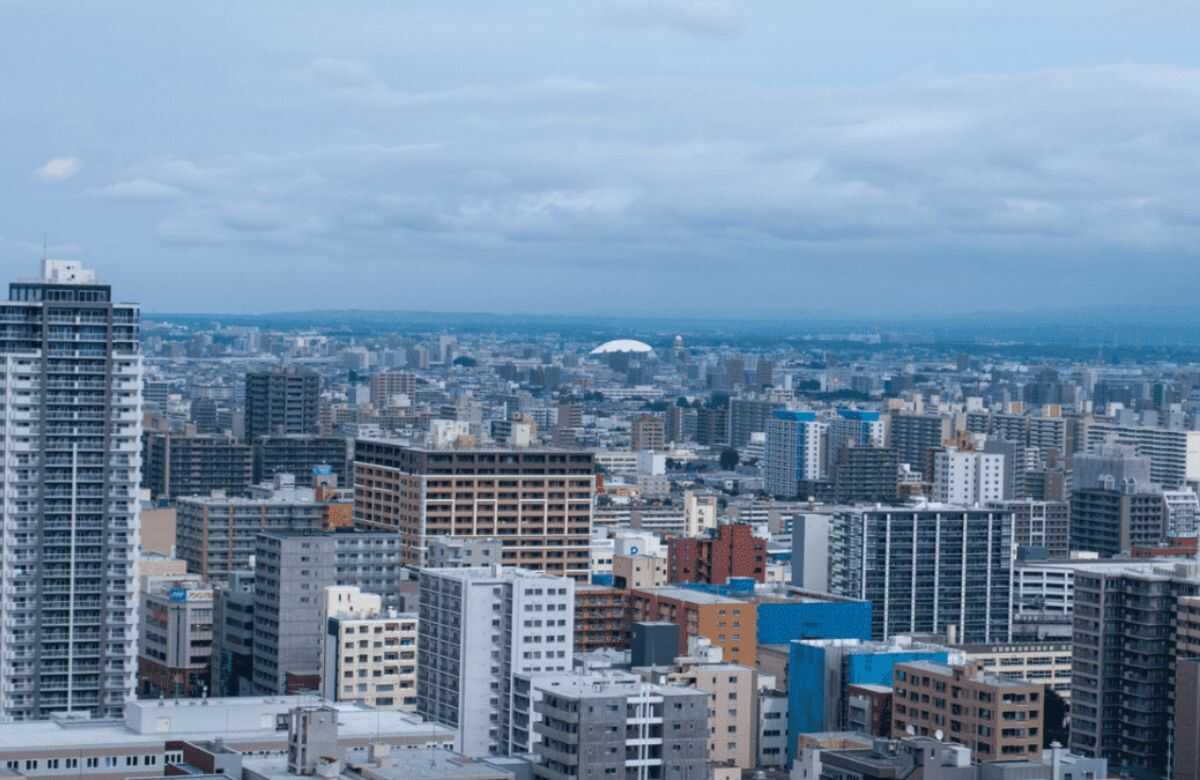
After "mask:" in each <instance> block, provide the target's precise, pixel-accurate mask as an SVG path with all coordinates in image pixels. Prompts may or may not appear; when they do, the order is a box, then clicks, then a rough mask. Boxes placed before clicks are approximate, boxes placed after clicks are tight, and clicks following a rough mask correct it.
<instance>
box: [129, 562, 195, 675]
mask: <svg viewBox="0 0 1200 780" xmlns="http://www.w3.org/2000/svg"><path fill="white" fill-rule="evenodd" d="M212 653H213V591H212V588H211V587H210V586H209V585H208V584H207V583H205V582H204V581H203V579H202V578H200V577H198V576H196V575H191V576H188V575H184V576H182V577H170V576H168V577H153V576H151V577H145V578H143V588H142V620H141V641H140V642H139V643H138V693H139V694H140V695H142V696H147V697H154V696H174V697H192V696H203V695H205V694H206V693H207V692H208V685H209V666H210V663H211V660H212Z"/></svg>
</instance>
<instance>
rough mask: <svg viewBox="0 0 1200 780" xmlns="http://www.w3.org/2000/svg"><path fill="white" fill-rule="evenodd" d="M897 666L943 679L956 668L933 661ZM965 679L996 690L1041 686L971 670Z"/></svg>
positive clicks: (949, 675)
mask: <svg viewBox="0 0 1200 780" xmlns="http://www.w3.org/2000/svg"><path fill="white" fill-rule="evenodd" d="M897 666H906V667H908V668H910V669H917V670H920V671H923V672H929V673H930V674H939V675H942V676H944V677H951V676H953V675H954V670H955V668H956V667H953V666H947V665H946V664H939V663H934V662H933V661H905V662H903V663H902V664H897ZM967 671H968V673H967V675H966V676H967V677H968V678H969V679H970V680H972V681H974V682H979V683H985V684H987V685H992V686H995V687H997V688H1028V687H1030V686H1035V685H1041V683H1035V682H1026V681H1025V680H1017V679H1014V678H1012V677H1002V676H1000V675H997V674H988V673H986V672H977V671H975V670H973V669H971V670H967Z"/></svg>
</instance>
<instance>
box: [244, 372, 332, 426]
mask: <svg viewBox="0 0 1200 780" xmlns="http://www.w3.org/2000/svg"><path fill="white" fill-rule="evenodd" d="M320 398H321V377H320V376H319V375H318V374H317V372H316V371H313V370H311V369H307V368H298V367H295V366H289V367H287V368H273V369H269V370H266V371H251V372H249V373H247V374H246V440H247V441H251V442H252V441H254V440H255V439H257V438H258V437H259V436H268V435H276V434H284V433H311V434H315V433H317V432H318V427H319V424H320V419H319V418H320V413H321V411H320Z"/></svg>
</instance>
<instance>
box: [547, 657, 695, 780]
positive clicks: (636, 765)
mask: <svg viewBox="0 0 1200 780" xmlns="http://www.w3.org/2000/svg"><path fill="white" fill-rule="evenodd" d="M708 699H709V696H708V694H707V693H704V692H703V691H698V690H695V689H691V688H681V687H675V686H660V685H652V684H649V683H642V682H636V681H617V680H613V681H604V682H598V681H596V680H595V679H591V678H588V677H583V676H581V677H578V678H576V679H575V680H574V681H568V680H563V681H562V684H560V685H558V686H556V687H553V688H545V689H543V690H542V692H541V700H540V701H539V702H538V703H537V704H535V705H534V706H535V707H536V709H537V712H538V714H539V715H540V716H541V719H540V721H539V722H537V723H536V724H535V725H534V728H535V730H536V731H537V733H538V735H539V737H540V742H539V744H538V753H539V754H540V755H541V757H542V760H541V761H540V762H539V763H538V764H535V765H534V769H533V773H534V777H536V778H539V780H572V779H573V778H581V779H582V778H587V779H588V780H602V779H603V778H608V777H626V778H629V777H635V778H636V777H647V778H649V777H661V778H673V777H678V778H688V777H691V778H702V777H706V776H707V772H708V758H707V751H706V750H705V747H706V743H707V736H708Z"/></svg>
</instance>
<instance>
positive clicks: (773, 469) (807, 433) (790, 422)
mask: <svg viewBox="0 0 1200 780" xmlns="http://www.w3.org/2000/svg"><path fill="white" fill-rule="evenodd" d="M827 428H828V423H825V422H822V421H819V420H818V419H817V415H816V413H815V412H805V411H799V410H794V409H778V410H776V411H774V412H772V413H771V417H770V419H768V420H767V470H766V488H767V492H768V493H770V494H771V495H773V496H776V497H780V498H796V497H797V496H798V495H799V485H800V482H801V481H802V480H814V479H820V478H821V476H822V474H823V473H824V471H825V468H824V465H825V464H824V454H825V447H824V439H825V435H826V430H827Z"/></svg>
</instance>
